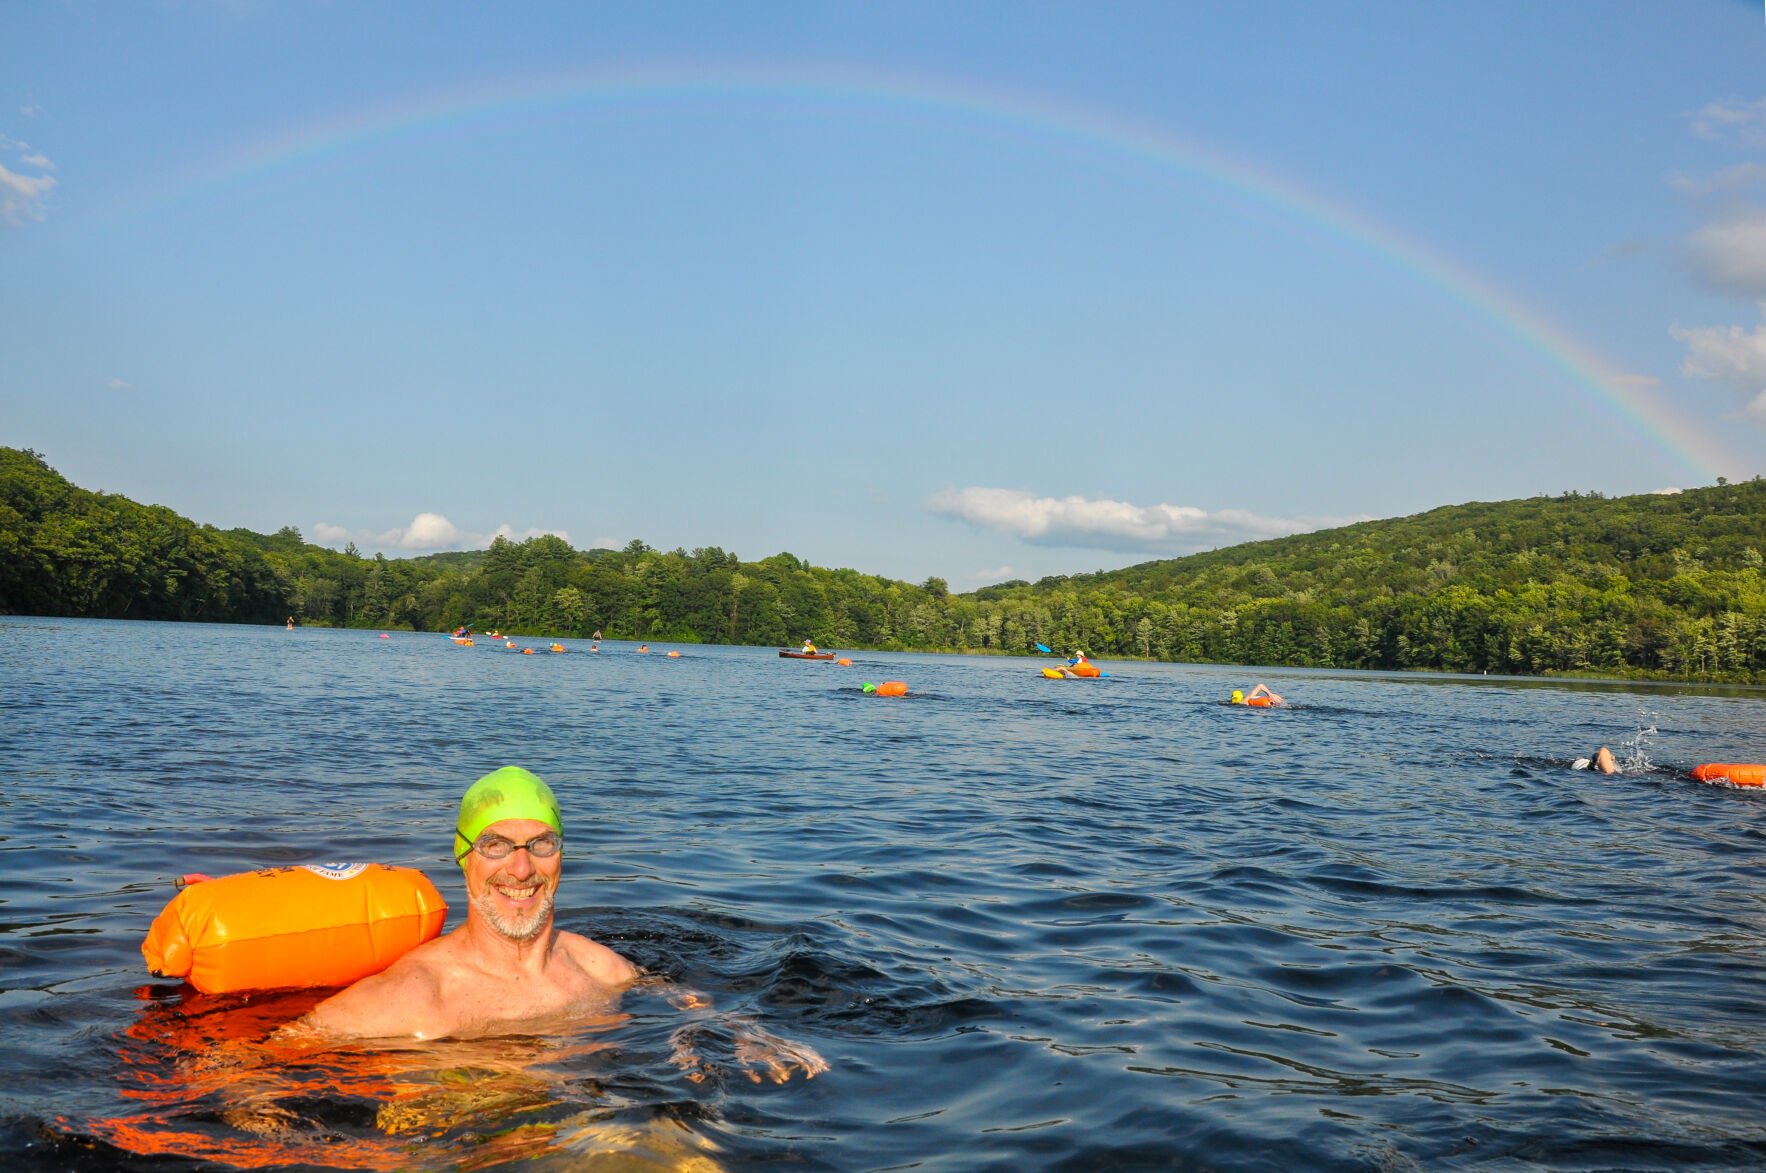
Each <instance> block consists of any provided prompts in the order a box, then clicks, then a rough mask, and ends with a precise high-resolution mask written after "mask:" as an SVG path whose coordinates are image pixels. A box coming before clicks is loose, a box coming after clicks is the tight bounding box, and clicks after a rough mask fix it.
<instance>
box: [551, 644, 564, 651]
mask: <svg viewBox="0 0 1766 1173" xmlns="http://www.w3.org/2000/svg"><path fill="white" fill-rule="evenodd" d="M552 650H553V651H554V652H562V651H563V650H564V645H563V644H553V645H552Z"/></svg>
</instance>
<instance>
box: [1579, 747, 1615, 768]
mask: <svg viewBox="0 0 1766 1173" xmlns="http://www.w3.org/2000/svg"><path fill="white" fill-rule="evenodd" d="M1570 768H1571V769H1572V770H1595V771H1597V772H1599V773H1602V774H1617V773H1618V772H1619V763H1618V762H1617V761H1615V760H1613V751H1612V750H1610V749H1608V748H1607V747H1606V746H1604V745H1603V746H1601V747H1600V748H1599V749H1597V750H1595V751H1594V756H1593V757H1586V758H1577V759H1576V760H1575V761H1573V762H1571V763H1570Z"/></svg>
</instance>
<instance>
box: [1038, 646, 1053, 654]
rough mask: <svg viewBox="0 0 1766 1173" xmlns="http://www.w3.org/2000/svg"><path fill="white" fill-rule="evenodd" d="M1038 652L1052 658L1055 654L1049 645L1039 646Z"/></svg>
mask: <svg viewBox="0 0 1766 1173" xmlns="http://www.w3.org/2000/svg"><path fill="white" fill-rule="evenodd" d="M1036 650H1037V651H1039V652H1041V653H1042V654H1043V655H1045V656H1052V655H1054V654H1055V649H1053V648H1051V647H1049V645H1047V644H1037V645H1036Z"/></svg>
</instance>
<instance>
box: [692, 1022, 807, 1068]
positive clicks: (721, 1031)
mask: <svg viewBox="0 0 1766 1173" xmlns="http://www.w3.org/2000/svg"><path fill="white" fill-rule="evenodd" d="M669 1043H670V1044H671V1046H672V1048H673V1053H672V1054H671V1055H670V1056H669V1061H670V1062H672V1063H673V1064H674V1065H675V1066H676V1067H679V1068H680V1069H681V1070H682V1071H685V1072H686V1073H687V1078H688V1079H690V1080H692V1081H693V1082H694V1083H703V1082H704V1081H705V1080H706V1079H707V1078H708V1077H710V1076H712V1075H714V1074H716V1073H717V1072H718V1071H719V1070H720V1069H722V1068H734V1069H736V1070H739V1071H741V1072H742V1074H744V1075H746V1076H747V1077H748V1078H749V1080H750V1081H752V1082H754V1083H762V1082H765V1081H766V1080H771V1081H772V1082H774V1083H784V1082H786V1081H787V1080H789V1079H790V1078H791V1075H792V1073H793V1072H794V1071H802V1072H803V1077H804V1078H805V1079H814V1078H815V1077H816V1076H818V1075H820V1074H821V1073H822V1072H824V1071H826V1070H828V1061H827V1060H826V1059H823V1058H822V1057H821V1056H820V1055H819V1054H817V1053H816V1050H815V1048H814V1047H811V1046H808V1045H807V1044H804V1043H793V1042H791V1041H789V1040H787V1039H782V1038H780V1037H779V1036H778V1035H776V1034H774V1033H772V1032H771V1031H769V1030H767V1029H766V1028H765V1027H763V1026H761V1025H760V1024H759V1023H756V1022H752V1021H750V1020H748V1019H746V1018H737V1017H731V1018H724V1019H711V1020H708V1021H705V1022H690V1023H688V1024H687V1025H685V1026H683V1027H680V1028H679V1029H677V1030H676V1031H675V1032H674V1034H673V1035H671V1036H669ZM720 1052H721V1053H722V1054H720ZM720 1060H721V1061H720Z"/></svg>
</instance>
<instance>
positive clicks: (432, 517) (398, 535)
mask: <svg viewBox="0 0 1766 1173" xmlns="http://www.w3.org/2000/svg"><path fill="white" fill-rule="evenodd" d="M459 540H460V527H459V526H456V525H455V524H454V523H453V522H451V521H449V520H448V519H447V518H445V517H443V516H442V515H441V514H439V513H419V514H418V515H417V516H416V517H413V518H412V519H411V524H410V525H407V526H405V527H404V528H403V529H391V530H387V531H386V532H385V533H383V534H381V535H380V544H381V545H383V546H392V547H394V548H396V549H400V550H445V549H447V548H448V547H449V546H452V545H453V544H454V543H455V542H457V541H459Z"/></svg>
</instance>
